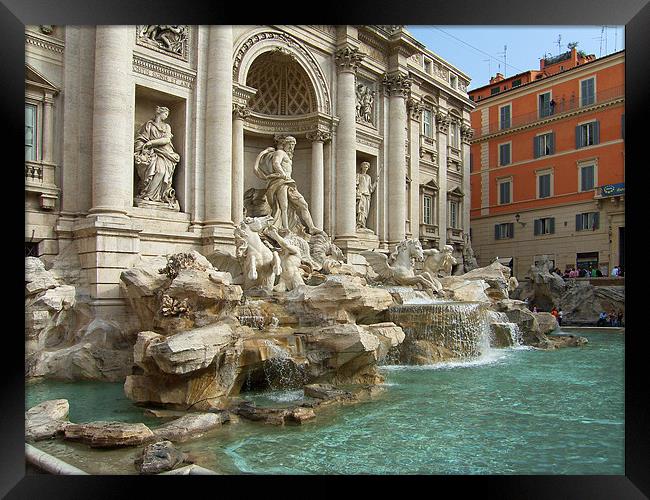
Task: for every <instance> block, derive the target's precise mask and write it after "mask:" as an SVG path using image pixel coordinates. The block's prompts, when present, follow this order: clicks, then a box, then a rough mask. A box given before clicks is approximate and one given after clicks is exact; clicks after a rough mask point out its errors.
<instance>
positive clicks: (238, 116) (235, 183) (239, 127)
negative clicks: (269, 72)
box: [231, 104, 250, 224]
mask: <svg viewBox="0 0 650 500" xmlns="http://www.w3.org/2000/svg"><path fill="white" fill-rule="evenodd" d="M249 114H250V111H249V110H248V108H247V107H246V106H244V105H241V104H233V106H232V200H231V207H232V210H231V211H232V221H233V223H235V224H239V223H240V222H241V220H242V218H243V213H244V121H245V120H246V117H247V116H248V115H249Z"/></svg>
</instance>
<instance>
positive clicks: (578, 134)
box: [576, 125, 582, 149]
mask: <svg viewBox="0 0 650 500" xmlns="http://www.w3.org/2000/svg"><path fill="white" fill-rule="evenodd" d="M581 147H582V126H581V125H578V126H577V127H576V149H578V148H581Z"/></svg>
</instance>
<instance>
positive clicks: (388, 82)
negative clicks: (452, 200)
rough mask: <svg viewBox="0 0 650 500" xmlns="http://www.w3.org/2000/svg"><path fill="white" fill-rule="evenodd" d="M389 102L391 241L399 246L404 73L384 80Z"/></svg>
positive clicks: (402, 202)
mask: <svg viewBox="0 0 650 500" xmlns="http://www.w3.org/2000/svg"><path fill="white" fill-rule="evenodd" d="M383 83H384V85H385V88H386V92H387V93H388V95H389V104H388V108H389V111H388V113H389V114H388V120H389V129H388V162H387V170H388V206H389V210H388V244H389V245H390V246H394V245H397V244H398V243H399V242H400V241H402V240H403V239H404V237H405V235H406V227H405V226H406V224H405V220H406V120H407V114H406V98H407V96H408V93H409V90H410V87H411V82H410V80H409V79H408V77H407V76H406V75H405V74H403V73H399V72H398V73H392V74H390V75H386V76H385V77H384V81H383Z"/></svg>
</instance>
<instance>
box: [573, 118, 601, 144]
mask: <svg viewBox="0 0 650 500" xmlns="http://www.w3.org/2000/svg"><path fill="white" fill-rule="evenodd" d="M599 143H600V123H599V122H598V120H595V121H593V122H589V123H583V124H582V125H578V126H577V127H576V148H584V147H586V146H593V145H595V144H599Z"/></svg>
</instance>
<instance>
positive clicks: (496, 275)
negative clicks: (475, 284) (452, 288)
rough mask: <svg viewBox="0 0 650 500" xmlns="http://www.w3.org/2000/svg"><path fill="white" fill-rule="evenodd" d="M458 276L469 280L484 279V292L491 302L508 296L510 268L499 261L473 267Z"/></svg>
mask: <svg viewBox="0 0 650 500" xmlns="http://www.w3.org/2000/svg"><path fill="white" fill-rule="evenodd" d="M460 278H462V279H464V280H471V281H473V280H483V281H485V283H487V285H488V288H487V289H485V293H486V295H487V296H488V297H489V298H490V299H491V300H492V301H493V302H494V301H498V300H502V299H507V298H508V289H509V286H510V268H509V267H507V266H504V265H502V264H500V263H499V262H493V263H492V264H490V265H489V266H485V267H479V268H478V269H473V270H471V271H469V272H467V273H465V274H463V275H462V276H460Z"/></svg>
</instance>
